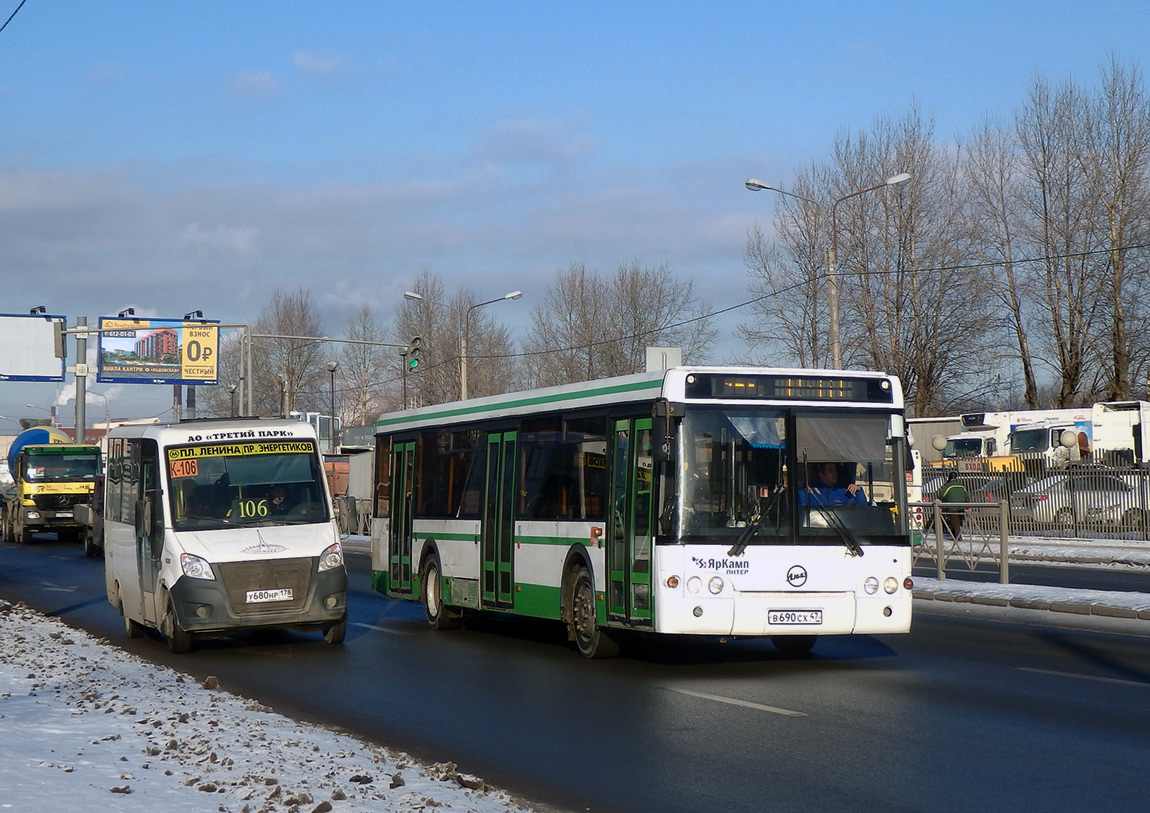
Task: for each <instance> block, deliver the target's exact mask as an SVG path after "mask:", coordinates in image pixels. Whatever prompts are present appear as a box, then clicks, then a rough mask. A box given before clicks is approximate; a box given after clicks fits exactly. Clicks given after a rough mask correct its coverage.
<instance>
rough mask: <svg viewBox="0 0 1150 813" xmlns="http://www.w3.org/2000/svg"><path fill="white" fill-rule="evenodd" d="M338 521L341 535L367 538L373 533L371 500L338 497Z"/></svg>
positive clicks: (335, 501)
mask: <svg viewBox="0 0 1150 813" xmlns="http://www.w3.org/2000/svg"><path fill="white" fill-rule="evenodd" d="M333 502H334V503H335V514H336V521H337V522H338V523H339V532H340V533H341V534H345V535H346V534H355V535H357V536H367V535H369V534H370V533H371V500H370V499H365V498H363V497H360V498H358V499H357V498H356V497H347V496H344V497H336V498H335V499H334V500H333Z"/></svg>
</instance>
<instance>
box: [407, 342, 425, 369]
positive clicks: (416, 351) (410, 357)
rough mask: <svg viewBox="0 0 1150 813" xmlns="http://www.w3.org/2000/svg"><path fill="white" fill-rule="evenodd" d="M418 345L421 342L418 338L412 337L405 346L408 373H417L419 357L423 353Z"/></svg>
mask: <svg viewBox="0 0 1150 813" xmlns="http://www.w3.org/2000/svg"><path fill="white" fill-rule="evenodd" d="M420 344H421V340H420V338H419V337H418V336H412V337H411V341H410V342H408V344H407V371H408V372H409V373H417V372H419V361H420V358H419V357H420V354H421V353H422V352H423V348H422V347H420Z"/></svg>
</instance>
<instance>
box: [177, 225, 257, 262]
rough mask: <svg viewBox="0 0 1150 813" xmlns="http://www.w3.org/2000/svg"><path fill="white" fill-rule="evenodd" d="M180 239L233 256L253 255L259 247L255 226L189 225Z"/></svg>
mask: <svg viewBox="0 0 1150 813" xmlns="http://www.w3.org/2000/svg"><path fill="white" fill-rule="evenodd" d="M180 239H181V240H183V241H184V242H185V243H189V244H191V245H198V246H205V247H208V248H216V249H222V250H224V251H228V252H231V253H233V254H240V255H252V254H255V253H256V249H257V247H258V242H259V229H256V228H254V227H253V226H225V225H224V224H222V223H217V224H216V225H215V226H204V225H203V224H201V223H189V224H188V225H187V226H185V227H184V231H183V233H182V234H181V235H180Z"/></svg>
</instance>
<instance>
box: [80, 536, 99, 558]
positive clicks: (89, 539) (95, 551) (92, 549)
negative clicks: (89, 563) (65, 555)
mask: <svg viewBox="0 0 1150 813" xmlns="http://www.w3.org/2000/svg"><path fill="white" fill-rule="evenodd" d="M84 555H85V556H87V557H88V558H89V559H95V558H96V557H97V556H99V555H100V548H99V547H98V546H97V545H96V539H95V533H94V532H93V531H92V529H91V528H89V529H88V530H87V531H85V532H84Z"/></svg>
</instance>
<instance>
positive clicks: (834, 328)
mask: <svg viewBox="0 0 1150 813" xmlns="http://www.w3.org/2000/svg"><path fill="white" fill-rule="evenodd" d="M910 179H911V175H910V173H909V172H900V173H899V174H898V175H892V176H891V177H889V178H887V179H886V180H885V181H883V182H882V183H880V184H875V185H874V186H868V187H867V188H866V189H859V190H857V191H855V192H848V193H847V194H845V195H843V196H842V197H841V198H838V199H837V200H836V201H835V202H834V203H832V204H831V247H830V250H829V252H828V253H827V307H828V310H829V311H830V333H831V365H832V366H833V367H834V369H836V370H841V369H842V368H843V351H842V344H841V343H840V341H839V280H838V275H837V273H836V266H837V264H838V221H837V219H836V215H837V211H836V210H837V208H838V205H839V204H840V203H842V202H843V201H844V200H848V199H850V198H853V197H856V196H858V195H863V194H865V193H867V192H873V191H875V190H876V189H884V188H886V187H888V186H901V185H902V184H904V183H906V182H907V181H909V180H910ZM744 185H745V186H746V187H747V189H749V190H751V191H752V192H762V191H763V190H768V191H771V192H778V193H779V194H780V195H787V196H789V197H792V198H798V199H799V200H804V201H806V202H807V203H811V204H813V205H814V206H815V208H816V209H821V205H820V204H819V202H818V201H817V200H814V199H812V198H807V197H804V196H802V195H796V194H795V193H794V192H786V191H784V190H782V189H778V188H776V187H773V186H769V185H767V184H765V183H763V182H762V181H760V180H759V179H757V178H748V179H747V181H746V183H745V184H744Z"/></svg>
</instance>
